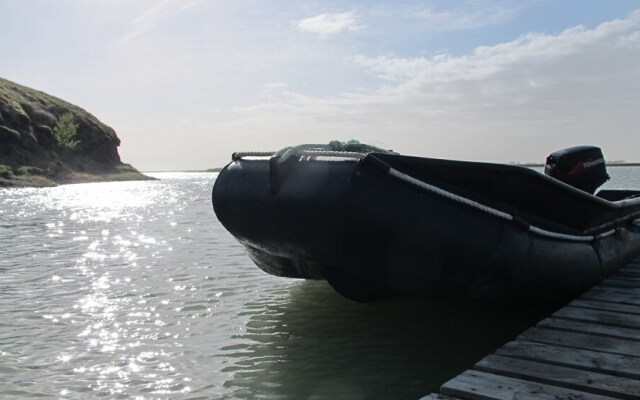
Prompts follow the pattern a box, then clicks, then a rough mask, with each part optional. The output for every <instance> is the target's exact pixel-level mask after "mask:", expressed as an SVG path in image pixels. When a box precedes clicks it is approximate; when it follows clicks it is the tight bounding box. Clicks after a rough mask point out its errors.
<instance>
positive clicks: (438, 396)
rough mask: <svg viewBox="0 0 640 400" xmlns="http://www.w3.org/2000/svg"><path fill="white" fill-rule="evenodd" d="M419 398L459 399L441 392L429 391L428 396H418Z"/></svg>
mask: <svg viewBox="0 0 640 400" xmlns="http://www.w3.org/2000/svg"><path fill="white" fill-rule="evenodd" d="M419 400H460V399H458V398H457V397H451V396H445V395H443V394H437V393H431V394H430V395H428V396H424V397H420V399H419Z"/></svg>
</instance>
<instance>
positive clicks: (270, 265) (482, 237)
mask: <svg viewBox="0 0 640 400" xmlns="http://www.w3.org/2000/svg"><path fill="white" fill-rule="evenodd" d="M290 163H291V164H290V165H288V166H287V165H276V164H274V160H251V161H247V160H236V161H234V162H232V163H231V164H229V165H228V166H227V167H226V168H225V169H224V170H223V171H222V172H221V173H220V175H219V177H218V178H217V180H216V183H215V186H214V190H213V205H214V210H215V212H216V214H217V216H218V218H219V220H220V221H221V222H222V224H223V225H224V226H225V228H227V229H228V230H229V232H231V234H233V235H234V236H235V237H236V238H237V239H238V241H239V242H240V243H241V244H242V245H243V246H244V248H245V249H246V251H247V253H248V255H249V256H250V257H251V259H252V260H253V261H254V262H255V263H256V264H257V265H258V266H259V267H260V268H261V269H263V270H264V271H266V272H268V273H270V274H273V275H277V276H286V277H292V278H304V279H327V280H328V281H329V282H330V283H331V285H332V286H333V287H334V288H335V289H336V290H337V291H338V292H340V293H341V294H343V295H344V296H346V297H349V298H352V299H355V300H362V301H368V300H373V299H376V298H379V297H383V296H386V295H389V294H411V295H421V296H430V297H431V296H448V297H466V298H473V299H481V300H483V301H489V302H516V303H530V304H531V303H542V302H549V301H557V300H561V299H566V298H571V297H574V296H576V295H578V294H580V293H581V292H583V291H585V290H587V289H588V288H590V287H591V286H593V285H594V284H596V283H598V282H600V281H601V280H602V279H604V278H605V277H606V276H608V275H609V274H611V273H612V272H614V271H615V270H617V269H618V268H620V267H621V266H623V265H625V264H626V263H627V262H629V261H630V260H631V259H632V258H633V257H634V256H636V255H637V254H638V253H639V252H640V235H639V234H638V233H635V232H634V229H633V225H631V224H630V222H629V221H621V223H620V224H619V225H618V226H616V227H615V228H614V229H612V230H610V232H609V233H607V235H601V237H598V236H597V235H594V238H593V240H575V239H574V240H569V239H567V238H562V237H560V238H558V237H550V236H545V235H540V234H535V233H532V230H531V227H530V225H529V224H528V223H527V222H525V221H522V220H520V219H518V218H514V219H511V220H509V219H505V218H499V217H496V215H494V214H492V213H489V212H486V210H483V209H482V207H474V206H473V204H471V205H469V204H464V203H461V202H460V201H456V199H455V198H452V197H450V196H446V195H443V194H442V193H439V192H437V191H436V192H433V191H428V190H424V189H423V188H420V187H417V186H416V185H412V184H410V183H408V182H407V181H403V180H401V179H393V178H391V177H390V176H389V174H388V169H387V168H386V167H385V166H384V165H382V166H381V165H380V163H379V159H377V158H375V157H373V156H368V157H366V158H364V159H362V160H359V159H343V160H339V161H338V160H324V159H318V158H309V159H308V160H306V161H302V160H294V161H293V162H290ZM274 169H280V171H275V172H274ZM560 236H561V235H560ZM567 236H568V235H567Z"/></svg>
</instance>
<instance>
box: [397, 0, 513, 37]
mask: <svg viewBox="0 0 640 400" xmlns="http://www.w3.org/2000/svg"><path fill="white" fill-rule="evenodd" d="M516 15H517V12H516V10H515V9H514V8H509V7H504V6H499V5H491V6H487V5H474V4H465V7H464V8H463V9H450V10H442V11H439V10H435V9H433V8H430V7H426V8H418V9H416V10H413V11H412V12H410V13H408V15H407V16H408V17H410V18H414V19H418V20H421V21H422V22H423V23H424V24H425V25H426V27H427V28H428V29H431V30H442V31H451V30H463V29H473V28H480V27H484V26H490V25H495V24H500V23H503V22H506V21H508V20H510V19H512V18H513V17H515V16H516Z"/></svg>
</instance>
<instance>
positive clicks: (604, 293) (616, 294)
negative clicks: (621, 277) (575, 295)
mask: <svg viewBox="0 0 640 400" xmlns="http://www.w3.org/2000/svg"><path fill="white" fill-rule="evenodd" d="M580 298H581V299H585V300H597V301H603V302H610V303H620V304H634V305H640V295H633V294H629V293H628V292H624V291H619V290H615V289H613V288H604V287H599V288H594V289H591V290H590V291H588V292H587V293H585V294H583V295H582V296H581V297H580Z"/></svg>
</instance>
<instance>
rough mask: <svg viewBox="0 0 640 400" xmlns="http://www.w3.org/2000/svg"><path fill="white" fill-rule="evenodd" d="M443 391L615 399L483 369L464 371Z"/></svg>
mask: <svg viewBox="0 0 640 400" xmlns="http://www.w3.org/2000/svg"><path fill="white" fill-rule="evenodd" d="M440 392H441V393H442V394H445V395H449V396H456V397H459V398H461V399H466V400H511V399H518V400H558V399H572V400H579V399H580V400H587V399H593V400H605V399H613V397H608V396H602V395H597V394H593V393H585V392H580V391H578V390H573V389H565V388H561V387H557V386H551V385H546V384H544V383H537V382H529V381H525V380H522V379H515V378H509V377H506V376H501V375H494V374H489V373H486V372H482V371H465V372H463V373H462V374H460V375H458V376H457V377H455V378H453V379H452V380H450V381H448V382H446V383H445V384H444V385H442V387H441V388H440Z"/></svg>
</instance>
